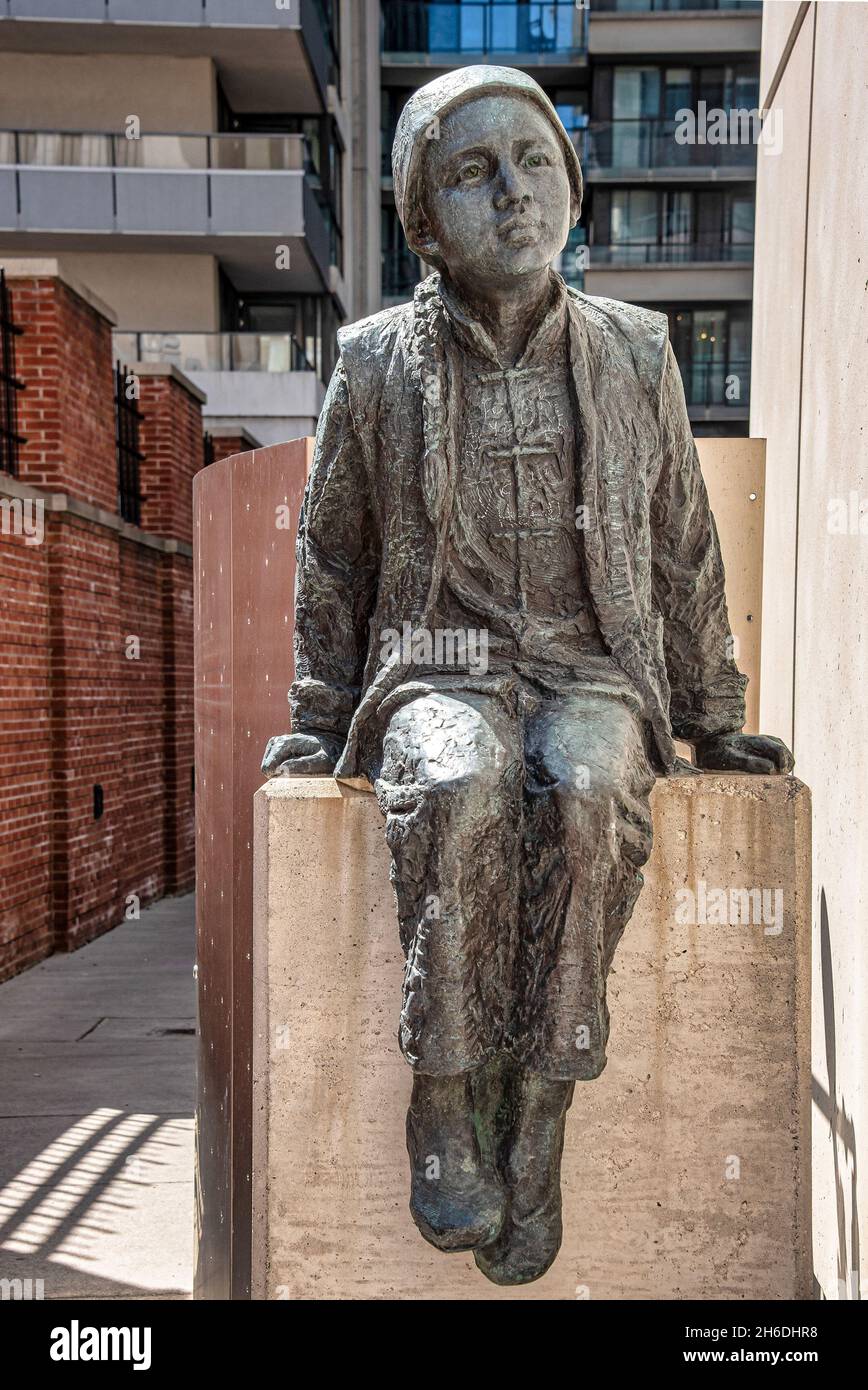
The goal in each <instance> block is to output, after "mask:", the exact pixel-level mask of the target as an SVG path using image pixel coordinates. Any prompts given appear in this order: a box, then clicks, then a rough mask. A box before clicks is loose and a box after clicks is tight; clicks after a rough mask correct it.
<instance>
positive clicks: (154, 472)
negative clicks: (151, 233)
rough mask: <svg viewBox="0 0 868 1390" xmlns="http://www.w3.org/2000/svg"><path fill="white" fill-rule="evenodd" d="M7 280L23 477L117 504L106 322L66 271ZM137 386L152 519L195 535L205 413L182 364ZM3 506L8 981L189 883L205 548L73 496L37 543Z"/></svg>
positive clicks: (1, 855) (1, 659)
mask: <svg viewBox="0 0 868 1390" xmlns="http://www.w3.org/2000/svg"><path fill="white" fill-rule="evenodd" d="M10 288H11V290H12V294H13V305H14V313H15V316H16V322H17V323H18V324H19V325H20V326H21V327H23V329H24V334H23V335H22V337H20V338H19V339H18V340H17V344H16V346H17V347H18V346H20V345H23V344H25V343H27V344H28V351H27V352H24V351H21V352H19V353H18V354H17V362H16V366H17V371H18V375H19V376H20V377H21V378H22V379H23V380H24V381H25V383H26V387H27V390H26V391H25V392H23V393H21V395H20V397H19V401H20V403H21V406H22V410H21V431H22V433H25V434H26V435H28V436H29V438H28V443H27V445H25V447H24V449H23V451H22V456H21V467H20V472H19V481H20V482H22V483H26V484H30V485H34V486H37V487H38V486H45V487H47V488H50V490H51V491H64V492H66V493H67V494H69V495H70V496H71V497H73V498H78V499H80V500H82V501H84V502H89V503H91V504H95V505H98V506H100V507H101V508H103V509H104V510H105V511H107V512H109V513H111V514H112V515H114V514H115V512H116V505H117V487H116V479H117V471H116V469H117V465H116V458H115V442H114V441H115V433H114V431H115V426H114V404H113V394H112V391H113V381H112V374H111V343H110V337H109V325H108V324H107V322H106V321H105V320H102V319H100V318H99V316H98V315H96V314H95V312H94V311H93V310H92V309H90V307H89V306H88V305H87V304H85V303H84V301H83V300H81V299H80V298H79V296H77V295H75V294H73V293H72V291H70V290H68V288H67V287H66V286H64V285H63V284H61V283H60V282H57V281H52V280H47V281H42V280H34V281H29V280H27V281H16V280H13V281H12V282H11V283H10ZM62 333H69V334H71V335H73V337H72V345H73V347H74V346H75V343H76V342H77V343H78V344H79V345H80V348H81V353H82V360H81V361H80V362H77V363H73V362H72V360H71V355H70V351H69V350H68V345H66V346H64V345H61V344H60V343H59V342H58V336H59V335H60V334H62ZM74 355H75V354H74V352H73V353H72V356H74ZM58 373H60V374H63V373H66V375H65V376H61V379H58ZM140 382H141V387H142V390H141V399H140V402H139V405H140V409H142V411H143V413H144V414H145V417H146V418H145V421H144V422H143V428H142V436H141V444H142V448H143V450H146V451H147V456H146V458H145V460H144V462H143V465H142V488H143V491H144V492H145V493H146V494H147V496H146V500H145V502H144V505H143V515H142V521H143V527H142V531H143V532H145V533H151V534H155V535H156V536H159V537H161V538H167V539H170V540H175V541H177V542H179V543H181V544H182V545H183V544H185V543H186V544H189V542H190V540H191V532H192V504H191V495H190V494H191V482H192V477H193V475H194V473H195V472H196V471H197V470H198V469H199V468H200V467H201V466H202V462H203V455H202V420H201V407H200V404H199V402H198V400H196V399H195V398H194V397H193V396H192V395H191V394H190V393H189V392H188V391H187V390H186V389H185V388H184V386H183V384H182V383H180V382H178V381H177V380H176V379H174V378H172V377H165V376H142V377H141V378H140ZM73 398H75V404H74V405H71V404H70V402H71V401H72V400H73ZM25 406H26V409H25ZM89 411H90V412H91V414H90V415H89V414H88V412H89ZM64 412H65V414H64ZM9 490H10V491H14V487H12V485H10V488H9ZM6 500H7V506H6V508H5V509H3V510H2V512H0V519H2V522H3V525H2V529H0V584H2V591H3V599H4V602H3V604H2V605H0V826H2V829H0V979H4V978H6V977H7V976H8V975H10V974H14V973H15V972H16V971H18V970H20V969H22V968H24V967H25V966H27V965H30V964H32V963H34V962H35V961H37V960H39V959H41V958H42V957H44V956H46V955H48V954H50V952H51V951H52V950H53V949H61V950H64V949H66V950H69V949H73V948H74V947H76V946H79V945H82V944H83V943H84V942H85V941H88V940H90V939H91V938H92V937H94V936H96V935H98V934H100V933H101V932H103V931H106V930H108V929H109V928H110V927H112V926H114V925H116V924H117V923H118V922H120V921H122V920H123V919H124V916H125V911H126V908H127V903H128V899H129V895H132V894H134V895H135V897H136V898H137V899H138V901H139V903H141V904H142V905H144V904H145V903H147V902H148V901H150V900H152V899H154V898H156V897H159V896H161V895H162V894H163V893H166V892H182V891H187V890H189V889H190V888H191V887H192V885H193V794H192V779H191V769H192V763H193V709H192V705H193V673H192V663H193V596H192V587H193V579H192V561H191V559H190V557H189V556H188V555H185V554H183V553H181V552H177V551H171V550H170V551H167V550H166V548H165V546H154V545H148V544H146V543H144V541H145V539H146V535H145V536H143V537H142V539H137V538H136V534H137V533H135V532H132V531H131V530H130V528H125V529H123V530H122V529H120V527H119V526H117V525H104V524H101V523H100V522H99V521H97V520H94V519H92V518H91V517H89V516H86V515H85V516H81V515H78V514H76V512H75V511H74V509H71V510H57V511H46V512H45V513H44V517H43V521H44V535H43V538H42V541H41V543H40V544H31V545H28V544H27V543H26V536H25V535H24V534H22V532H21V527H20V525H19V526H16V524H15V512H14V503H13V502H12V501H11V499H6ZM3 501H4V488H3V484H2V475H0V504H2V502H3ZM129 639H136V640H135V641H131V640H129ZM96 785H99V786H100V787H101V788H102V793H103V812H102V815H101V816H100V817H99V818H98V819H97V818H95V816H94V787H95V786H96Z"/></svg>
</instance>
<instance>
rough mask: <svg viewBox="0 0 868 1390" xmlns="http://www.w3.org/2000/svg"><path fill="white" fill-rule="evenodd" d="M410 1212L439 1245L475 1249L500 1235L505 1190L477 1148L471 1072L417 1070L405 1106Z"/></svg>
mask: <svg viewBox="0 0 868 1390" xmlns="http://www.w3.org/2000/svg"><path fill="white" fill-rule="evenodd" d="M407 1151H408V1153H409V1155H410V1168H411V1175H412V1177H411V1190H410V1213H411V1215H412V1217H413V1220H414V1221H415V1223H416V1225H417V1226H418V1228H419V1230H420V1232H421V1233H422V1235H423V1236H424V1237H425V1239H426V1240H427V1241H428V1242H429V1243H430V1244H431V1245H435V1246H436V1247H437V1249H438V1250H447V1251H451V1250H472V1249H473V1248H474V1247H475V1246H477V1245H487V1244H490V1243H491V1242H492V1241H494V1240H496V1239H497V1237H498V1235H499V1233H500V1230H501V1228H502V1226H503V1221H504V1215H505V1211H506V1194H505V1192H504V1188H503V1184H502V1183H501V1181H500V1179H499V1177H498V1176H497V1173H496V1172H495V1169H494V1166H493V1165H492V1164H490V1163H487V1162H485V1160H484V1159H483V1157H482V1155H481V1154H480V1151H479V1144H478V1142H477V1137H476V1132H475V1126H474V1120H473V1099H472V1094H471V1089H470V1078H469V1076H454V1077H433V1076H420V1075H418V1074H417V1075H416V1076H415V1077H414V1080H413V1099H412V1101H411V1103H410V1109H409V1110H408V1111H407Z"/></svg>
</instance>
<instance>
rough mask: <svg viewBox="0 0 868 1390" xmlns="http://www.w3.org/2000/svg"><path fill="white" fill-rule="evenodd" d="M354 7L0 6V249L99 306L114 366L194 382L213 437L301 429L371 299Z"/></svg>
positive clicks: (20, 0) (266, 436)
mask: <svg viewBox="0 0 868 1390" xmlns="http://www.w3.org/2000/svg"><path fill="white" fill-rule="evenodd" d="M365 10H366V5H365V3H362V4H360V5H359V6H355V5H352V6H351V5H348V4H347V3H346V0H243V2H242V0H148V3H147V4H141V3H139V0H2V3H0V255H6V256H16V257H21V256H23V255H27V256H50V257H53V258H57V257H61V258H62V263H63V266H64V268H65V270H66V271H67V272H68V273H69V274H70V275H71V276H73V277H74V278H75V280H76V281H77V282H80V283H82V284H84V285H87V286H88V287H89V288H90V289H91V290H92V291H93V292H94V293H95V294H96V295H98V296H99V298H100V299H101V300H102V301H104V302H105V303H106V304H107V305H109V306H110V307H111V309H112V310H113V312H114V315H115V317H116V319H117V327H116V331H115V352H116V356H117V358H118V359H120V360H122V361H123V362H125V363H130V362H137V361H138V362H145V363H148V362H163V363H171V364H174V365H175V366H177V367H178V368H179V369H180V370H181V371H182V372H183V373H185V374H186V375H187V376H188V377H189V378H190V379H192V381H193V382H194V383H195V384H196V386H197V387H199V388H200V389H201V390H202V391H204V393H205V395H206V397H207V401H206V404H205V424H206V428H207V429H208V430H209V432H210V433H211V434H212V436H213V437H214V440H215V444H217V443H219V440H220V438H221V437H223V438H226V439H230V440H240V441H242V442H243V443H246V444H250V443H251V442H255V443H259V444H268V443H273V442H276V441H280V440H284V439H288V438H292V437H294V436H297V435H303V434H309V433H311V432H312V431H313V430H314V428H315V425H316V419H317V415H318V412H319V408H320V405H321V403H322V399H323V396H324V392H325V386H326V384H327V382H328V379H329V376H330V374H331V370H332V366H333V362H334V353H335V331H336V328H337V325H338V324H339V323H341V322H343V321H345V320H347V319H351V318H354V317H358V316H360V315H362V314H364V313H366V312H370V311H372V310H373V309H376V308H377V307H378V294H377V288H378V287H377V285H376V283H375V282H374V281H373V280H372V278H371V277H370V276H368V283H367V284H366V283H365V277H364V271H363V273H362V280H361V282H357V280H356V277H355V275H354V264H355V256H356V253H355V252H354V251H353V250H352V249H351V248H353V247H354V245H355V244H356V243H357V242H358V241H360V240H361V241H364V242H365V246H366V248H367V237H366V236H365V235H364V231H363V229H361V230H360V229H359V228H357V227H356V226H355V225H354V199H353V196H352V190H353V169H352V165H353V160H352V155H351V146H352V142H353V135H354V121H355V124H356V127H357V133H358V130H361V129H362V124H361V123H362V122H363V121H364V120H365V119H366V112H367V107H366V106H365V105H364V103H362V104H361V105H359V104H358V103H354V101H353V97H352V89H351V80H350V79H351V75H352V72H353V64H352V62H351V56H350V55H351V52H352V51H353V50H352V47H351V46H352V44H353V33H354V31H355V30H357V29H358V28H359V25H360V22H362V21H363V20H364V16H365ZM377 18H378V16H377ZM369 27H370V28H371V32H372V33H375V32H376V28H375V23H374V22H372V23H371V24H370V26H369ZM360 51H361V50H360ZM354 111H355V112H356V113H357V114H356V115H355V116H354V114H353V113H354ZM374 120H375V121H376V115H375V116H374ZM373 134H374V138H376V127H375V129H374V133H373ZM362 140H363V141H364V134H363V133H362ZM361 191H362V194H363V195H364V192H365V186H364V183H362V185H361ZM375 196H376V193H375V191H372V193H371V197H372V198H374V197H375ZM373 206H374V214H375V213H376V206H375V204H374V205H373ZM362 264H364V260H363V258H362Z"/></svg>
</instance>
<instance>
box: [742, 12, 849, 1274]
mask: <svg viewBox="0 0 868 1390" xmlns="http://www.w3.org/2000/svg"><path fill="white" fill-rule="evenodd" d="M866 69H868V6H866V5H865V4H863V3H855V4H842V3H838V2H837V0H830V3H824V4H821V5H817V4H810V5H803V6H800V5H796V4H775V5H766V6H765V7H764V30H763V64H762V74H763V84H764V85H763V91H762V104H763V106H766V107H769V108H770V109H771V111H772V112H773V114H774V115H775V116H776V117H777V118H780V116H781V115H782V117H783V123H784V124H783V150H782V153H781V154H780V155H778V156H776V157H775V156H773V155H770V154H767V153H766V152H765V149H764V147H762V146H761V147H760V152H759V162H758V197H757V223H756V226H757V231H756V280H755V288H754V343H753V385H752V413H751V434H754V435H764V436H766V438H767V440H768V447H767V465H766V488H767V499H766V529H765V580H764V594H763V610H764V625H763V643H762V668H763V685H762V696H761V722H762V724H763V727H764V728H765V729H767V730H768V732H769V733H777V734H780V735H782V736H783V737H784V738H787V739H792V740H793V745H794V751H795V753H796V771H797V772H798V774H799V776H800V777H801V778H803V779H804V781H806V782H807V783H808V784H809V785H810V787H811V789H812V794H813V805H814V851H813V883H814V904H813V911H814V1023H813V1030H814V1039H813V1047H814V1058H813V1065H814V1102H815V1105H814V1139H813V1147H814V1155H813V1165H814V1230H815V1270H816V1278H817V1281H818V1285H819V1288H820V1290H821V1291H822V1295H823V1296H824V1297H826V1298H831V1299H836V1298H857V1297H859V1281H860V1278H861V1277H862V1276H861V1275H860V1273H859V1269H860V1265H861V1268H862V1270H863V1271H864V1262H865V1254H864V1249H865V1241H864V1235H863V1231H864V1223H865V1220H866V1189H865V1171H866V1161H868V1154H866V1149H865V1140H866V1135H868V1079H866V1078H868V1017H866V1009H868V938H866V931H865V923H866V915H868V846H866V835H865V809H866V787H868V707H866V701H865V689H866V685H868V640H866V632H865V614H866V611H868V580H866V576H868V456H866V449H865V432H866V421H868V372H866V362H865V341H866V334H868V306H866V284H868V280H866V277H868V244H866V236H865V219H864V206H865V196H866V194H865V190H866V186H868V144H866V139H865V131H866V127H868V93H866V84H865V72H866ZM860 518H861V533H860ZM854 1271H855V1273H854Z"/></svg>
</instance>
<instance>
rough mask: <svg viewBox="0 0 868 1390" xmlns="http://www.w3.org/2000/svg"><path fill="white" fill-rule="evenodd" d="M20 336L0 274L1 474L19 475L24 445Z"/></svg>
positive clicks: (6, 287) (6, 289) (2, 276)
mask: <svg viewBox="0 0 868 1390" xmlns="http://www.w3.org/2000/svg"><path fill="white" fill-rule="evenodd" d="M20 333H21V329H20V328H18V327H16V325H15V323H14V321H13V318H12V296H11V295H10V293H9V286H8V285H7V284H6V276H5V275H4V273H3V271H2V270H0V470H2V471H3V472H4V473H11V474H12V476H13V477H14V476H15V475H16V474H17V472H18V450H19V448H20V446H21V445H22V444H23V443H24V440H23V438H22V437H21V435H20V434H19V433H18V392H19V391H23V389H24V383H23V382H22V381H19V380H18V378H17V376H16V375H15V339H16V337H18V335H19V334H20Z"/></svg>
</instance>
